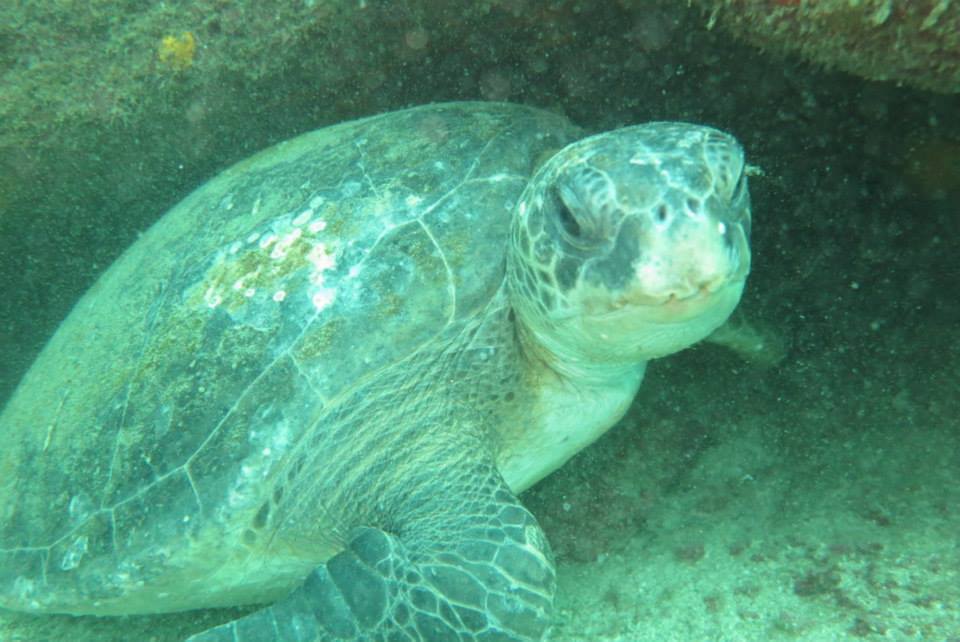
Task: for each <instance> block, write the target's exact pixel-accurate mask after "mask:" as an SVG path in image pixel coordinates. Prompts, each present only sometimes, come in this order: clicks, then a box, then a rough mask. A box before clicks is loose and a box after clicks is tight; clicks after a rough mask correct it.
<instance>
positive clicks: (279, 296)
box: [272, 290, 287, 303]
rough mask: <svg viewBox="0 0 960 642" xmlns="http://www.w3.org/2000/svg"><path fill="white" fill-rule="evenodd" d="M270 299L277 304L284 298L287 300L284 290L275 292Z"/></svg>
mask: <svg viewBox="0 0 960 642" xmlns="http://www.w3.org/2000/svg"><path fill="white" fill-rule="evenodd" d="M272 298H273V300H274V301H276V302H277V303H280V302H281V301H283V300H284V299H285V298H287V293H286V292H285V291H284V290H277V291H276V292H274V293H273V297H272Z"/></svg>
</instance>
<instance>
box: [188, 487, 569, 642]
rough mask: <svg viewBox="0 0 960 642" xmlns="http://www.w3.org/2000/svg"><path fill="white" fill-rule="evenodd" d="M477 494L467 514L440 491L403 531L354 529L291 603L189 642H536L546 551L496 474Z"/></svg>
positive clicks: (545, 610) (545, 598) (548, 582)
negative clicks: (460, 641) (474, 641)
mask: <svg viewBox="0 0 960 642" xmlns="http://www.w3.org/2000/svg"><path fill="white" fill-rule="evenodd" d="M464 472H465V471H461V472H460V475H458V476H463V477H466V476H468V475H465V474H464ZM463 481H466V480H465V479H464V480H463ZM478 486H479V488H478V487H477V486H474V488H473V490H474V492H473V493H470V495H472V496H471V497H467V498H466V500H467V505H464V504H463V503H462V502H463V500H464V499H465V498H464V497H462V496H461V497H456V496H455V495H454V496H451V495H449V494H447V491H449V489H445V488H440V489H434V492H433V496H432V497H427V496H426V495H427V491H426V489H424V491H423V493H416V495H419V496H420V497H419V499H422V500H423V501H422V502H420V503H419V505H418V506H417V508H415V509H411V512H413V513H416V515H414V519H413V520H412V521H404V522H402V523H399V524H397V525H396V527H395V528H392V529H389V530H390V531H391V532H387V530H381V529H379V528H369V527H363V528H358V529H357V530H356V532H355V533H354V536H353V538H352V539H351V541H350V543H349V544H348V546H347V547H346V549H344V550H343V551H341V552H340V553H339V554H337V555H335V556H334V557H332V558H331V559H330V560H328V561H327V563H326V564H325V565H322V566H319V567H318V568H317V569H316V570H314V571H313V572H312V573H310V575H309V576H308V577H307V578H306V580H305V581H304V583H303V585H301V586H300V587H299V588H297V589H296V590H294V591H293V593H291V594H290V595H289V596H287V597H286V598H284V599H283V600H280V601H279V602H277V603H275V604H273V605H271V606H269V607H266V608H264V609H262V610H260V611H256V612H254V613H251V614H249V615H247V616H245V617H242V618H240V619H237V620H234V621H232V622H228V623H226V624H223V625H221V626H218V627H216V628H213V629H209V630H207V631H204V632H202V633H199V634H197V635H195V636H193V637H191V638H190V639H189V641H188V642H314V641H317V642H326V641H328V640H329V641H333V640H404V641H417V642H419V641H423V642H447V641H451V640H478V641H480V640H484V641H488V640H489V641H491V642H492V641H497V642H501V641H502V642H507V641H515V642H526V641H531V640H539V639H540V638H541V637H542V635H543V634H544V632H545V631H546V628H547V626H548V624H549V618H550V614H551V611H552V606H553V594H554V590H555V584H556V581H555V573H554V566H553V559H552V555H551V553H550V548H549V545H548V544H547V540H546V538H545V537H544V534H543V532H542V531H541V529H540V526H539V525H538V524H537V522H536V520H535V519H534V517H533V515H531V514H530V512H529V511H527V510H526V509H525V508H524V507H523V506H522V505H521V504H520V502H519V501H518V500H517V498H516V497H514V495H513V493H512V492H510V490H509V489H508V488H507V486H506V484H505V483H504V482H503V481H502V479H501V478H500V474H499V473H498V472H497V471H496V470H491V471H489V474H488V480H487V483H485V484H483V483H481V484H478ZM460 487H461V488H464V487H469V484H463V485H462V486H460ZM481 490H483V491H484V492H482V493H478V492H477V491H481ZM410 499H411V503H413V501H414V499H415V498H413V497H411V498H410ZM441 505H443V506H445V508H446V510H443V511H441V512H437V509H438V508H439V507H440V506H441Z"/></svg>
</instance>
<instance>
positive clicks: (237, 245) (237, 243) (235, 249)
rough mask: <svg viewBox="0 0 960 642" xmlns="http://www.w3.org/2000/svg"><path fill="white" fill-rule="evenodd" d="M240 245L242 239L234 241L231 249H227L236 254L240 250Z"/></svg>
mask: <svg viewBox="0 0 960 642" xmlns="http://www.w3.org/2000/svg"><path fill="white" fill-rule="evenodd" d="M240 247H241V243H240V241H234V242H233V243H231V244H230V249H229V250H227V251H228V252H230V254H236V253H237V252H239V251H240Z"/></svg>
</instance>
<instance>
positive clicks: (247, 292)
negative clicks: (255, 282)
mask: <svg viewBox="0 0 960 642" xmlns="http://www.w3.org/2000/svg"><path fill="white" fill-rule="evenodd" d="M256 293H257V289H256V288H247V289H246V290H244V291H243V296H245V297H247V298H248V299H250V298H252V297H253V295H254V294H256Z"/></svg>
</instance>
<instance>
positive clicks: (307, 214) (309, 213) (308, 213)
mask: <svg viewBox="0 0 960 642" xmlns="http://www.w3.org/2000/svg"><path fill="white" fill-rule="evenodd" d="M311 218H313V210H312V209H310V208H307V209H305V210H303V211H302V212H300V214H299V215H298V216H297V218H295V219H293V224H294V225H296V226H297V227H299V226H301V225H303V224H304V223H306V222H307V221H309V220H310V219H311Z"/></svg>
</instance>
